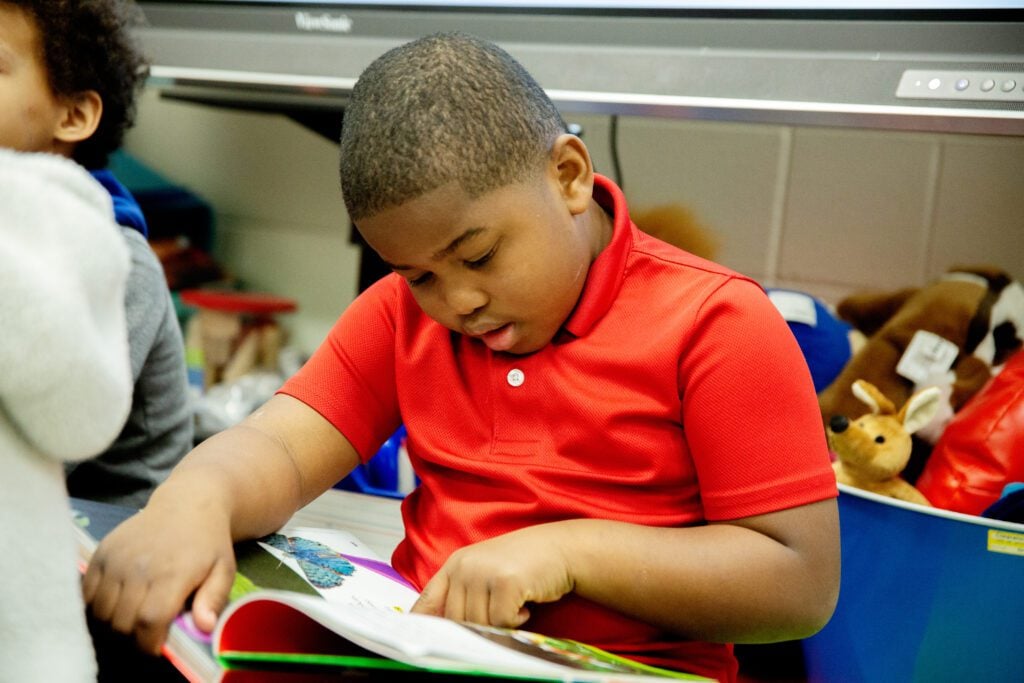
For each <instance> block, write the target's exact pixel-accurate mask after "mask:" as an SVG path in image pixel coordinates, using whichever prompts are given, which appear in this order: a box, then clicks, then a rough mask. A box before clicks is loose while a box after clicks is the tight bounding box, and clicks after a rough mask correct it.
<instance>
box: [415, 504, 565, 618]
mask: <svg viewBox="0 0 1024 683" xmlns="http://www.w3.org/2000/svg"><path fill="white" fill-rule="evenodd" d="M564 531H565V529H564V526H562V525H560V524H559V523H553V524H544V525H540V526H535V527H528V528H525V529H520V530H518V531H513V532H511V533H508V534H505V535H503V536H498V537H496V538H492V539H490V540H487V541H483V542H481V543H477V544H475V545H471V546H467V547H465V548H461V549H459V550H457V551H455V552H454V553H452V555H451V556H450V557H449V558H448V561H447V562H445V563H444V565H443V566H442V567H441V569H439V570H438V572H437V574H435V575H434V577H433V578H432V579H431V580H430V581H429V582H428V583H427V585H426V586H425V587H424V588H423V592H422V594H421V595H420V599H419V600H417V601H416V604H415V605H413V608H412V611H413V612H420V613H423V614H433V615H437V616H442V617H447V618H449V619H454V620H456V621H470V622H474V623H478V624H486V625H491V626H502V627H508V628H516V627H518V626H521V625H522V624H523V623H524V622H525V621H526V620H527V619H529V617H530V612H529V609H528V608H527V603H531V602H535V603H536V602H554V601H555V600H558V599H559V598H561V597H562V596H563V595H565V594H567V593H570V592H572V590H573V588H574V580H573V576H572V573H571V571H570V565H569V562H568V561H567V560H566V557H567V552H566V546H567V540H568V539H567V538H566V536H565V533H564Z"/></svg>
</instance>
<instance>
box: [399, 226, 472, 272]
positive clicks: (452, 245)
mask: <svg viewBox="0 0 1024 683" xmlns="http://www.w3.org/2000/svg"><path fill="white" fill-rule="evenodd" d="M483 231H484V228H469V229H468V230H466V231H465V232H464V233H462V234H461V235H459V236H458V237H456V238H455V239H453V240H452V241H451V242H449V243H448V246H447V247H445V248H444V249H441V250H439V251H436V252H434V255H433V256H432V257H431V258H432V259H433V260H435V261H440V260H441V259H443V258H444V257H445V256H448V255H449V254H451V253H452V252H453V251H455V250H456V249H458V248H459V245H460V244H462V243H463V242H465V241H466V240H468V239H471V238H473V237H476V236H477V235H479V234H480V233H482V232H483ZM384 265H386V266H387V267H388V268H390V269H391V270H415V269H414V268H413V267H412V266H405V265H401V264H397V265H396V264H393V263H388V262H387V261H385V262H384Z"/></svg>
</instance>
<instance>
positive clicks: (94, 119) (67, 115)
mask: <svg viewBox="0 0 1024 683" xmlns="http://www.w3.org/2000/svg"><path fill="white" fill-rule="evenodd" d="M102 116H103V99H102V98H101V97H100V95H99V93H98V92H96V91H95V90H86V91H85V92H81V93H78V94H77V95H69V96H66V97H65V98H64V116H62V117H61V119H60V121H58V122H57V128H56V129H55V130H54V131H53V137H54V139H55V140H57V141H58V142H61V143H65V144H67V145H75V144H78V143H79V142H82V141H83V140H88V139H89V137H90V136H92V134H93V133H95V132H96V128H97V127H98V126H99V125H100V117H102Z"/></svg>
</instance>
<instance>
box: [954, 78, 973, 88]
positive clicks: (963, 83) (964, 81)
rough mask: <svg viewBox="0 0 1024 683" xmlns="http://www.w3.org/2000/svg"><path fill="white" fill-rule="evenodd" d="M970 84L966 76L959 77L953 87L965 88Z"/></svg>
mask: <svg viewBox="0 0 1024 683" xmlns="http://www.w3.org/2000/svg"><path fill="white" fill-rule="evenodd" d="M970 84H971V82H970V81H969V80H967V79H966V78H961V79H959V80H957V82H956V84H955V85H954V86H953V87H954V88H956V89H957V90H967V88H968V86H970Z"/></svg>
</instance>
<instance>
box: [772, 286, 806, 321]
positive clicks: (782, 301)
mask: <svg viewBox="0 0 1024 683" xmlns="http://www.w3.org/2000/svg"><path fill="white" fill-rule="evenodd" d="M768 298H769V299H771V300H772V303H773V304H775V308H777V309H779V313H781V314H782V317H783V318H785V320H786V322H790V323H803V324H805V325H810V326H811V327H817V326H818V312H817V311H816V310H814V299H812V298H811V297H809V296H807V295H806V294H801V293H800V292H783V291H779V290H775V291H771V292H768Z"/></svg>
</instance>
